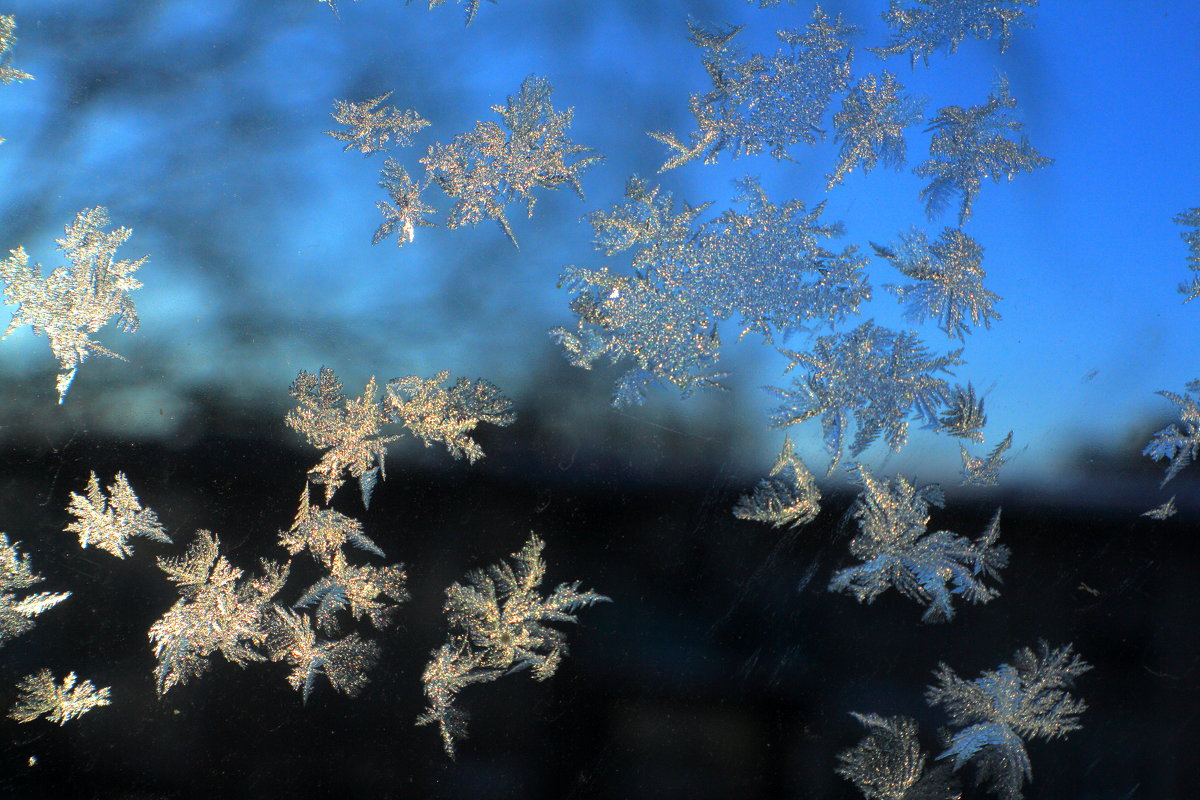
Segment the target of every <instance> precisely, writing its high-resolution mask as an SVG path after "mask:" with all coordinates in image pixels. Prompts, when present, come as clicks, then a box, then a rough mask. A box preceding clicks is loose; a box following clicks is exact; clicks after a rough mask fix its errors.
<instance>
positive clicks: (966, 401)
mask: <svg viewBox="0 0 1200 800" xmlns="http://www.w3.org/2000/svg"><path fill="white" fill-rule="evenodd" d="M986 425H987V414H985V413H984V412H983V398H982V397H980V398H976V397H975V387H974V386H972V385H971V382H970V381H968V382H967V386H966V388H963V387H962V385H961V384H956V385H955V386H954V388H953V389H952V390H951V392H950V398H949V399H948V400H947V402H946V410H945V411H944V412H942V414H941V415H940V416H939V417H938V430H940V431H942V432H943V433H947V434H949V435H950V436H953V437H955V438H958V439H970V440H971V441H973V442H976V443H978V444H983V429H984V427H985V426H986Z"/></svg>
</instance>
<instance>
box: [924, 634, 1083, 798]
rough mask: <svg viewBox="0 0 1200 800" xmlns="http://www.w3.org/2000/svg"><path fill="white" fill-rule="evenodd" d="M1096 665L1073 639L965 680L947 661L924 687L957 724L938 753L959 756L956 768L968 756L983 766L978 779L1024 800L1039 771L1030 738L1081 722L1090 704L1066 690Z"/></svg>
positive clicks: (1021, 653)
mask: <svg viewBox="0 0 1200 800" xmlns="http://www.w3.org/2000/svg"><path fill="white" fill-rule="evenodd" d="M1089 669H1091V666H1090V665H1089V664H1087V663H1086V662H1084V661H1083V659H1081V658H1080V657H1079V656H1078V655H1075V654H1073V653H1072V652H1071V645H1066V646H1065V647H1060V648H1058V649H1056V650H1051V649H1050V646H1049V645H1048V644H1046V643H1045V642H1042V643H1041V644H1040V646H1039V648H1038V652H1036V653H1035V652H1034V651H1033V650H1032V649H1030V648H1028V647H1027V648H1025V649H1023V650H1020V651H1018V652H1017V653H1016V654H1015V655H1014V656H1013V663H1012V664H1011V665H1010V664H1001V665H1000V666H999V667H998V668H997V669H994V670H986V671H984V672H983V673H982V674H981V675H980V676H979V677H978V678H976V679H975V680H973V681H965V680H963V679H962V678H960V677H959V676H958V675H957V674H955V672H954V670H952V669H950V667H948V666H947V665H946V664H941V665H939V666H938V668H937V670H936V671H935V672H934V677H935V678H936V679H937V683H936V684H935V685H934V686H930V687H929V688H928V689H927V690H926V693H925V697H926V699H927V700H928V701H929V703H930V705H935V706H943V707H944V708H945V709H946V714H947V716H949V717H950V724H951V725H953V726H954V727H956V728H960V729H961V730H957V731H954V732H953V734H952V736H951V737H950V741H949V745H948V747H947V748H946V751H945V752H943V753H942V754H941V755H940V756H938V758H953V760H954V769H955V771H957V770H959V769H961V768H962V766H963V765H964V764H966V763H967V762H973V763H974V764H975V767H976V779H977V781H978V782H979V783H985V782H986V783H988V784H989V787H990V788H991V790H992V791H994V792H995V793H996V794H997V795H999V796H1000V797H1002V798H1004V799H1005V800H1018V798H1020V797H1021V796H1022V795H1021V789H1022V787H1023V785H1024V783H1025V782H1026V781H1028V780H1031V779H1032V777H1033V772H1032V768H1031V766H1030V763H1029V754H1028V753H1027V752H1026V751H1025V740H1027V739H1036V738H1043V739H1057V738H1060V737H1062V736H1065V735H1067V734H1068V733H1070V732H1071V731H1075V730H1078V729H1079V728H1080V727H1081V726H1080V723H1079V715H1080V714H1081V713H1083V711H1084V709H1085V708H1086V707H1087V706H1086V704H1085V703H1084V702H1083V701H1082V700H1079V699H1077V698H1075V697H1074V696H1072V695H1071V694H1070V693H1069V692H1068V691H1067V690H1068V689H1070V688H1071V687H1072V685H1073V684H1074V682H1075V679H1076V678H1078V677H1079V676H1080V675H1082V674H1083V673H1085V672H1087V671H1088V670H1089Z"/></svg>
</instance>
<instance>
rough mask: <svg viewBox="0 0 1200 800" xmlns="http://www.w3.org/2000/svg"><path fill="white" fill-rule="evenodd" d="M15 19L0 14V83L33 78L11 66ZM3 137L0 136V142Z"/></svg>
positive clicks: (15, 26)
mask: <svg viewBox="0 0 1200 800" xmlns="http://www.w3.org/2000/svg"><path fill="white" fill-rule="evenodd" d="M16 31H17V20H16V18H15V17H13V16H11V15H9V14H0V84H5V83H14V82H16V81H29V80H33V76H32V75H30V74H29V73H28V72H22V71H21V70H19V69H16V68H14V67H13V66H12V47H13V45H14V44H16V43H17V36H16ZM3 141H4V138H3V137H0V142H3Z"/></svg>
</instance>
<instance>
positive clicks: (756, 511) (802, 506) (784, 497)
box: [733, 436, 821, 528]
mask: <svg viewBox="0 0 1200 800" xmlns="http://www.w3.org/2000/svg"><path fill="white" fill-rule="evenodd" d="M819 513H821V492H820V490H819V489H818V488H817V482H816V480H814V479H813V475H812V473H811V472H809V470H808V467H806V466H805V465H804V462H803V461H801V460H800V458H799V456H797V455H796V453H795V450H794V449H793V447H792V439H791V437H790V436H785V437H784V438H783V450H781V451H780V453H779V458H778V459H776V460H775V466H773V467H771V472H770V473H769V474H768V476H767V477H766V478H764V479H763V480H761V481H759V483H758V485H757V486H755V487H754V491H753V492H751V493H750V494H749V495H746V496H744V497H742V499H741V500H740V501H738V504H737V506H736V507H735V508H734V509H733V515H734V516H735V517H737V518H738V519H748V520H753V521H755V522H766V523H769V524H770V525H772V526H774V527H776V528H778V527H781V526H783V525H787V526H788V527H791V528H798V527H800V526H801V525H806V524H808V523H809V522H812V521H813V520H814V519H816V517H817V514H819Z"/></svg>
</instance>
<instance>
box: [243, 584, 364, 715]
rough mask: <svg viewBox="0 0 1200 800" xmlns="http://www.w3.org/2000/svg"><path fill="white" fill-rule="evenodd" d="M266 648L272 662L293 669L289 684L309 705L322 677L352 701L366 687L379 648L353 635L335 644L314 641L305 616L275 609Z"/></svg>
mask: <svg viewBox="0 0 1200 800" xmlns="http://www.w3.org/2000/svg"><path fill="white" fill-rule="evenodd" d="M265 627H266V631H267V637H266V648H267V652H268V653H269V654H270V658H271V660H272V661H284V662H286V663H287V665H288V666H290V667H291V668H292V673H291V674H290V675H288V683H289V684H291V686H292V688H293V689H295V690H296V691H298V692H300V693H301V697H302V698H303V702H305V703H307V702H308V697H309V695H310V694H312V690H313V685H314V684H315V683H316V680H317V677H318V676H320V675H324V676H325V677H326V678H327V679H328V680H329V683H330V685H331V686H333V688H334V689H335V690H337V691H339V692H341V693H343V694H345V695H348V696H350V697H355V696H357V695H358V693H359V692H360V691H362V688H363V686H365V685H366V683H367V672H369V671H370V669H371V668H372V667H373V666H375V663H376V662H377V661H378V660H379V645H377V644H375V643H374V642H371V641H368V640H364V639H362V638H360V637H359V636H358V634H356V633H352V634H350V635H349V636H346V637H345V638H342V639H338V640H336V641H325V640H323V639H318V638H317V633H316V631H314V630H313V627H312V623H311V621H310V620H309V618H308V616H307V615H305V614H297V613H295V612H294V611H289V610H288V609H285V608H280V607H279V606H275V613H274V615H271V616H268V617H267V620H266V625H265Z"/></svg>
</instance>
